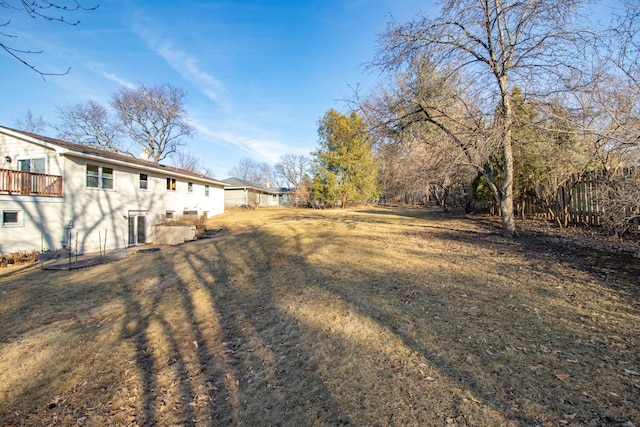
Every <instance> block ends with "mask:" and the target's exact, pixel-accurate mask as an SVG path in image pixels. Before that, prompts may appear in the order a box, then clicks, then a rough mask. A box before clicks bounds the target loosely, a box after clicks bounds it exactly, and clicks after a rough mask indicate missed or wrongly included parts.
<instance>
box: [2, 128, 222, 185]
mask: <svg viewBox="0 0 640 427" xmlns="http://www.w3.org/2000/svg"><path fill="white" fill-rule="evenodd" d="M0 132H4V133H8V134H17V135H14V136H20V135H21V136H23V137H26V138H29V139H31V140H33V141H34V142H40V143H44V144H43V145H45V146H52V148H54V149H56V148H60V149H62V154H70V155H75V156H78V157H90V158H91V157H93V158H99V159H103V160H107V161H112V162H113V163H121V164H122V163H125V164H126V165H128V166H130V167H136V166H137V167H138V168H139V169H145V170H154V171H156V172H161V173H164V174H168V175H179V176H183V177H190V178H194V180H196V179H197V180H200V181H208V182H210V183H212V184H214V185H218V186H225V185H226V184H225V183H224V182H222V181H218V180H216V179H214V178H211V177H208V176H204V175H201V174H198V173H196V172H192V171H189V170H186V169H181V168H176V167H173V166H167V165H163V164H160V163H154V162H150V161H148V160H143V159H138V158H136V157H131V156H125V155H123V154H119V153H115V152H112V151H106V150H102V149H100V148H97V147H93V146H90V145H84V144H75V143H73V142H68V141H63V140H61V139H55V138H50V137H48V136H43V135H37V134H35V133H30V132H25V131H22V130H18V129H12V128H9V127H6V126H0ZM57 151H61V150H57Z"/></svg>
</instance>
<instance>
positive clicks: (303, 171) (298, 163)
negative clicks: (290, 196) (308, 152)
mask: <svg viewBox="0 0 640 427" xmlns="http://www.w3.org/2000/svg"><path fill="white" fill-rule="evenodd" d="M310 167H311V159H310V158H309V157H308V156H305V155H303V154H300V155H296V154H285V155H283V156H280V159H279V160H278V163H276V165H275V168H274V169H275V174H276V175H277V176H278V178H279V179H280V180H281V181H282V182H283V183H284V185H287V186H289V187H293V188H296V187H298V185H300V183H301V182H302V180H303V178H304V177H305V175H308V174H309V171H310Z"/></svg>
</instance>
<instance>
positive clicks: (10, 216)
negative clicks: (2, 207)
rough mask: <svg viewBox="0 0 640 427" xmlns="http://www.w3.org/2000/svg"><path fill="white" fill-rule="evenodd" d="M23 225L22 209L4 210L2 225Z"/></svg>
mask: <svg viewBox="0 0 640 427" xmlns="http://www.w3.org/2000/svg"><path fill="white" fill-rule="evenodd" d="M20 225H22V211H19V210H8V211H2V226H3V227H15V226H20Z"/></svg>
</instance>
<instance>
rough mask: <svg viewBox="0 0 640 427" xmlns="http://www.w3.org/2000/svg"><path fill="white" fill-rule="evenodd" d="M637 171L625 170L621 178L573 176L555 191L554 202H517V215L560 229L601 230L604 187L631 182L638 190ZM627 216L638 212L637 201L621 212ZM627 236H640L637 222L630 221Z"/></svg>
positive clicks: (639, 220)
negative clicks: (620, 181) (582, 227)
mask: <svg viewBox="0 0 640 427" xmlns="http://www.w3.org/2000/svg"><path fill="white" fill-rule="evenodd" d="M638 172H640V171H638V170H637V168H633V167H632V168H625V169H624V170H622V171H620V174H619V175H617V176H615V177H613V178H609V177H607V176H606V175H605V173H604V172H592V173H588V174H583V175H574V176H572V177H571V178H570V179H569V180H568V181H567V182H566V183H565V184H564V185H563V186H561V187H560V188H559V189H558V192H557V195H556V198H555V200H553V201H551V202H549V203H544V202H542V201H540V200H539V199H537V198H535V197H533V196H531V197H526V198H523V199H521V200H519V201H517V202H516V206H515V210H516V214H517V215H518V216H520V217H522V218H525V217H529V218H531V217H537V218H545V219H549V220H554V221H557V222H558V223H559V224H560V225H563V226H567V225H569V224H585V225H589V226H602V225H603V221H604V218H605V214H606V206H605V205H606V202H607V196H606V194H605V193H606V191H607V188H606V185H607V184H606V183H607V180H608V179H613V180H615V179H631V180H632V182H635V183H636V184H637V185H638V186H640V175H639V173H638ZM623 209H624V210H625V212H626V213H629V214H630V213H631V212H632V211H635V212H638V209H640V200H635V201H634V200H631V201H630V204H629V205H628V206H625V207H624V208H623ZM631 221H632V224H631V227H630V228H629V231H630V232H633V233H640V218H638V217H637V215H636V217H635V218H633V219H632V220H631Z"/></svg>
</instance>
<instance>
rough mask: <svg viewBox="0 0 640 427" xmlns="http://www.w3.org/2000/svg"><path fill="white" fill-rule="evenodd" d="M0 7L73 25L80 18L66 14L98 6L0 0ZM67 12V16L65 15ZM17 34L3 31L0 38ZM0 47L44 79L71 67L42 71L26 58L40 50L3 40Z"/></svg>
mask: <svg viewBox="0 0 640 427" xmlns="http://www.w3.org/2000/svg"><path fill="white" fill-rule="evenodd" d="M0 7H1V8H2V9H3V10H5V11H9V12H12V11H13V12H25V13H26V14H27V15H28V16H29V17H30V18H34V19H42V20H45V21H50V22H58V23H61V24H65V25H71V26H75V25H78V24H80V20H76V19H73V20H70V19H68V17H67V16H68V14H70V13H77V12H80V11H94V10H96V9H97V8H98V6H97V5H96V6H93V7H85V6H83V5H82V3H80V1H78V0H58V1H49V0H29V1H27V0H15V1H13V0H0ZM65 14H67V16H65ZM10 24H11V20H10V19H9V20H7V21H6V22H4V23H2V24H0V27H3V28H6V27H9V26H10ZM16 38H17V36H16V35H15V34H11V33H8V32H5V31H2V32H0V40H7V39H9V40H15V39H16ZM0 49H2V50H4V51H5V52H6V53H8V54H9V55H10V56H12V57H13V58H15V59H16V60H18V61H19V62H21V63H22V64H24V65H26V66H27V67H29V68H30V69H32V70H33V71H35V72H36V73H38V74H40V76H42V78H43V79H44V77H45V76H57V75H64V74H68V73H69V70H70V69H71V68H67V70H66V71H65V72H61V73H51V72H44V71H41V70H40V69H38V68H37V67H36V66H35V65H33V64H32V63H31V62H29V60H27V59H26V57H27V56H28V55H33V54H39V53H42V51H41V50H31V49H29V48H18V47H14V46H12V45H10V44H8V43H7V42H5V41H0Z"/></svg>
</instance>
